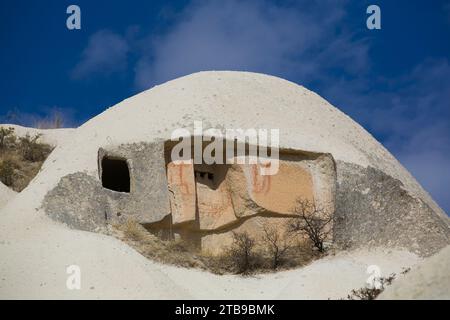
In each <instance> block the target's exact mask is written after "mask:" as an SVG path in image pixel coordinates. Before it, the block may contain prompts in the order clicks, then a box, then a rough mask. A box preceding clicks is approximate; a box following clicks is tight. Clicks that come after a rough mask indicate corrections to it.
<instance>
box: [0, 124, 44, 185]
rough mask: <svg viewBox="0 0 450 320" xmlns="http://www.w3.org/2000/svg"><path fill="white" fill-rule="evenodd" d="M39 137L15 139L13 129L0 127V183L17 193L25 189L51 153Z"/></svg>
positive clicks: (27, 136)
mask: <svg viewBox="0 0 450 320" xmlns="http://www.w3.org/2000/svg"><path fill="white" fill-rule="evenodd" d="M39 137H40V136H39V135H36V136H34V137H31V136H29V135H26V136H25V137H20V138H17V137H16V136H15V134H14V128H5V127H0V181H1V182H2V183H3V184H5V185H7V186H8V187H10V188H11V189H13V190H15V191H17V192H20V191H22V190H23V189H25V188H26V186H27V185H28V184H29V183H30V181H31V180H32V179H33V178H34V177H35V176H36V175H37V174H38V172H39V170H40V169H41V166H42V164H43V163H44V161H45V159H46V158H47V157H48V155H49V154H50V153H51V152H52V147H51V146H49V145H47V144H43V143H40V142H39V141H38V140H39Z"/></svg>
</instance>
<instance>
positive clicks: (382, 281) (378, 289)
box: [347, 271, 408, 300]
mask: <svg viewBox="0 0 450 320" xmlns="http://www.w3.org/2000/svg"><path fill="white" fill-rule="evenodd" d="M406 272H408V271H406ZM394 279H395V273H393V274H391V275H390V276H388V277H387V278H383V277H381V278H379V279H378V285H377V286H371V287H364V288H360V289H358V290H352V292H351V293H350V294H349V295H348V296H347V299H348V300H375V299H376V298H377V297H378V296H379V295H380V293H382V292H383V291H384V289H385V288H386V286H389V285H391V284H392V281H394Z"/></svg>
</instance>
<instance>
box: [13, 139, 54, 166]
mask: <svg viewBox="0 0 450 320" xmlns="http://www.w3.org/2000/svg"><path fill="white" fill-rule="evenodd" d="M40 137H41V134H37V135H35V136H34V137H31V136H30V135H29V134H27V135H26V136H24V137H20V138H19V148H20V152H21V154H22V157H23V158H24V160H27V161H31V162H37V161H44V160H45V159H46V158H47V156H48V154H49V153H50V152H51V147H50V146H49V145H46V144H43V143H39V142H38V139H39V138H40Z"/></svg>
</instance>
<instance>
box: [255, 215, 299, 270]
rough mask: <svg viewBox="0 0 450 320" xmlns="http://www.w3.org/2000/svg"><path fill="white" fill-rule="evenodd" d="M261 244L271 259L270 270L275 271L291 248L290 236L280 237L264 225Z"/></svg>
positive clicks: (274, 230)
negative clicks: (262, 243)
mask: <svg viewBox="0 0 450 320" xmlns="http://www.w3.org/2000/svg"><path fill="white" fill-rule="evenodd" d="M263 232H264V234H263V237H262V239H263V242H264V244H265V247H266V248H267V251H268V252H269V255H270V256H271V258H272V269H274V270H276V269H277V268H278V267H279V265H280V263H281V262H282V259H284V258H285V257H286V255H287V253H288V252H289V249H290V248H291V246H292V240H293V239H292V236H291V235H292V234H291V235H289V234H285V235H282V234H281V232H280V231H279V230H277V229H276V228H275V227H273V226H271V225H269V224H265V225H264V226H263Z"/></svg>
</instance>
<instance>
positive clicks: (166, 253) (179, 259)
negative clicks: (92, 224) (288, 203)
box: [112, 219, 318, 275]
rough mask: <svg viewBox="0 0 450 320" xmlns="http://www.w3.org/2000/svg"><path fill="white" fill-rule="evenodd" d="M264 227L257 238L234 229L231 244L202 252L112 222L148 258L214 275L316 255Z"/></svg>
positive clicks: (131, 224) (265, 268)
mask: <svg viewBox="0 0 450 320" xmlns="http://www.w3.org/2000/svg"><path fill="white" fill-rule="evenodd" d="M265 229H266V231H267V234H266V232H264V231H263V232H262V234H261V236H260V237H258V238H252V237H251V236H250V235H249V234H248V233H245V232H235V233H234V234H233V243H232V245H231V246H230V247H229V248H228V250H225V251H224V253H223V254H221V255H213V254H208V253H205V252H202V251H200V250H199V249H198V248H196V247H194V246H192V245H191V244H189V243H188V242H186V241H183V240H181V239H177V240H161V239H160V238H158V237H157V236H156V235H154V234H152V233H150V232H149V231H148V230H147V229H146V228H145V227H143V226H142V225H140V224H139V223H137V222H136V221H134V220H132V219H128V220H127V221H125V222H124V223H122V224H115V225H113V229H112V232H113V235H115V236H116V237H117V238H119V239H121V240H122V241H124V242H126V243H127V244H128V245H130V246H131V247H133V248H135V249H136V250H137V251H138V252H140V253H141V254H142V255H143V256H145V257H147V258H149V259H151V260H154V261H158V262H161V263H166V264H172V265H176V266H181V267H187V268H199V269H203V270H207V271H210V272H212V273H215V274H230V273H231V274H242V275H249V274H253V273H264V272H272V271H273V270H274V269H278V270H280V269H290V268H296V267H299V266H303V265H306V264H308V263H310V262H311V261H313V260H314V259H315V258H317V257H318V255H317V253H316V252H314V251H313V250H311V244H310V242H309V240H308V241H306V242H305V241H304V240H302V239H297V237H296V234H287V233H286V236H288V237H289V239H285V238H284V235H283V236H282V235H281V234H277V233H275V232H276V229H275V228H274V227H270V226H265ZM264 239H266V240H264ZM269 239H270V240H269ZM277 248H278V249H277ZM277 250H278V251H277ZM275 265H276V267H275Z"/></svg>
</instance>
